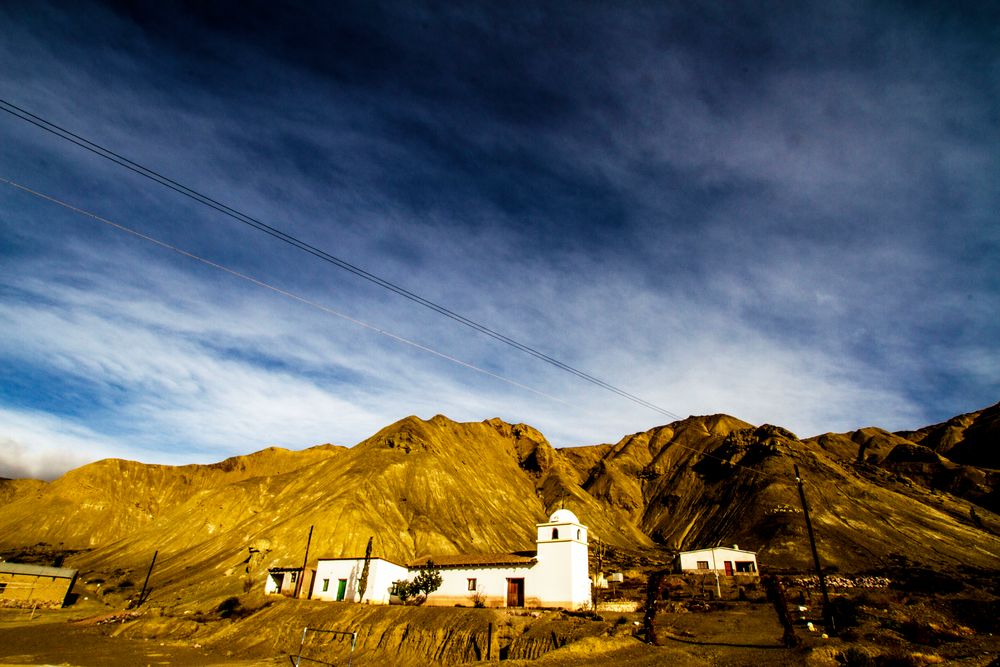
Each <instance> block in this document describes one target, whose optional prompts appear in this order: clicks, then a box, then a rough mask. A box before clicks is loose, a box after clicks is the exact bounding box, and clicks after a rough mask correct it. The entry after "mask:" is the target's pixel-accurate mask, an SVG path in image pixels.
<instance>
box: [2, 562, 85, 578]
mask: <svg viewBox="0 0 1000 667" xmlns="http://www.w3.org/2000/svg"><path fill="white" fill-rule="evenodd" d="M0 574H26V575H34V576H36V577H60V578H63V579H72V578H73V577H75V576H76V570H74V569H72V568H68V567H49V566H47V565H27V564H25V563H8V562H6V561H0Z"/></svg>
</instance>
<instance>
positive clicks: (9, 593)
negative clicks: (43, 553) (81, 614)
mask: <svg viewBox="0 0 1000 667" xmlns="http://www.w3.org/2000/svg"><path fill="white" fill-rule="evenodd" d="M76 574H77V572H76V570H73V569H70V568H66V567H48V566H45V565H28V564H24V563H8V562H5V561H0V607H62V606H64V605H66V604H68V603H69V600H70V594H71V592H72V590H73V584H74V583H76Z"/></svg>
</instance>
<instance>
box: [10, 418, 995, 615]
mask: <svg viewBox="0 0 1000 667" xmlns="http://www.w3.org/2000/svg"><path fill="white" fill-rule="evenodd" d="M998 440H1000V404H997V405H994V406H992V407H990V408H986V409H984V410H980V411H978V412H974V413H969V414H965V415H960V416H958V417H955V418H953V419H951V420H949V421H947V422H945V423H942V424H936V425H932V426H928V427H926V428H923V429H920V430H918V431H912V432H900V433H889V432H887V431H884V430H881V429H877V428H864V429H860V430H857V431H853V432H850V433H843V434H825V435H821V436H817V437H813V438H807V439H805V440H800V439H799V438H798V437H796V436H795V435H794V434H793V433H791V432H790V431H788V430H786V429H783V428H781V427H777V426H771V425H763V426H759V427H755V426H753V425H751V424H748V423H746V422H743V421H741V420H739V419H736V418H734V417H730V416H727V415H712V416H702V417H689V418H688V419H685V420H681V421H678V422H674V423H672V424H668V425H665V426H660V427H656V428H653V429H651V430H649V431H646V432H642V433H636V434H633V435H629V436H626V437H624V438H622V439H621V440H620V441H619V442H617V443H615V444H603V445H594V446H588V447H573V448H566V449H555V448H553V447H552V446H551V445H550V444H549V443H548V441H547V440H546V439H545V437H544V436H543V435H542V434H541V433H540V432H538V431H537V430H536V429H534V428H532V427H530V426H527V425H525V424H508V423H505V422H503V421H501V420H498V419H491V420H487V421H484V422H479V423H456V422H454V421H451V420H449V419H447V418H446V417H443V416H440V415H439V416H436V417H434V418H432V419H430V420H422V419H418V418H417V417H408V418H406V419H403V420H401V421H399V422H397V423H395V424H392V425H390V426H387V427H386V428H384V429H382V430H381V431H379V432H378V433H376V434H375V435H373V436H372V437H370V438H368V439H367V440H364V441H363V442H361V443H359V444H357V445H356V446H354V447H351V448H345V447H335V446H332V445H322V446H319V447H313V448H310V449H306V450H302V451H288V450H284V449H279V448H270V449H265V450H262V451H259V452H256V453H254V454H249V455H246V456H237V457H233V458H230V459H227V460H225V461H222V462H220V463H216V464H212V465H186V466H164V465H149V464H142V463H137V462H132V461H123V460H113V459H112V460H103V461H98V462H96V463H92V464H89V465H85V466H82V467H80V468H77V469H75V470H72V471H70V472H68V473H66V474H65V475H63V476H62V477H60V478H59V479H56V480H54V481H52V482H48V483H47V482H40V481H37V480H2V481H0V549H4V550H7V551H8V552H9V551H11V550H14V549H18V548H23V547H30V546H32V545H37V544H39V543H45V544H47V545H51V546H52V547H58V548H59V549H63V550H79V553H78V554H76V555H74V556H71V557H70V558H69V559H68V561H67V564H68V565H71V566H73V567H77V568H80V569H81V570H83V571H84V572H110V571H112V570H119V571H120V570H123V569H124V570H138V569H141V568H142V565H143V563H145V562H147V561H148V559H149V557H150V556H151V554H152V553H153V552H154V551H158V552H159V554H160V560H159V561H158V562H159V565H158V567H157V576H158V580H159V581H160V582H161V584H160V586H161V588H163V587H164V586H165V587H166V590H168V591H169V590H176V591H178V592H179V591H181V589H191V588H192V587H194V588H198V589H199V590H201V591H202V593H203V594H204V595H207V596H212V595H221V594H224V593H229V594H232V593H233V592H238V591H239V590H241V589H242V586H243V585H244V583H245V582H246V581H247V580H248V578H249V580H250V582H251V583H252V582H254V581H255V579H258V578H261V577H262V576H263V572H264V570H266V568H267V567H269V566H273V565H298V564H301V561H302V558H303V551H304V547H305V541H306V535H307V533H308V530H309V527H310V526H314V533H313V537H312V544H311V549H310V560H311V561H314V560H315V558H316V557H338V556H345V555H355V554H359V553H363V551H364V547H365V544H366V542H367V540H368V537H369V536H374V537H375V555H379V556H382V557H386V558H389V559H392V560H396V561H399V562H403V561H407V560H410V559H413V558H415V557H420V556H425V555H429V554H430V555H433V554H453V553H475V552H481V553H488V552H497V551H512V550H523V549H530V548H532V547H533V539H534V528H533V526H534V523H535V522H537V521H539V520H542V519H543V518H544V517H545V516H546V515H547V514H548V513H549V512H550V511H551V510H553V509H555V508H557V507H559V506H565V507H567V508H570V509H572V510H573V511H574V512H575V513H576V514H577V515H578V516H579V517H580V518H581V520H582V521H583V522H584V523H586V524H588V525H589V526H590V529H591V535H592V536H593V537H594V538H597V539H600V540H601V541H603V542H605V543H607V544H609V545H611V546H612V547H614V548H615V549H616V550H617V551H619V552H622V553H633V554H636V555H637V557H640V556H644V557H647V558H652V559H654V560H655V559H661V560H663V561H667V560H669V557H670V554H671V553H672V552H673V551H676V550H680V549H688V548H695V547H701V546H706V545H713V544H720V543H721V544H734V543H736V544H739V545H740V546H741V547H742V548H748V549H752V550H755V551H758V557H759V560H760V562H761V564H762V567H771V568H783V569H784V568H799V569H805V568H807V567H808V566H809V565H810V563H811V561H810V560H809V558H810V556H809V551H808V546H807V544H806V542H805V538H804V533H805V530H804V521H803V517H802V511H801V504H800V501H799V497H798V491H797V486H796V480H795V478H794V475H793V472H792V469H793V465H797V466H798V467H799V470H800V472H801V474H802V478H803V480H804V483H805V491H806V494H807V497H808V500H809V503H810V509H811V512H812V519H813V524H814V526H815V529H816V533H817V540H818V544H819V551H820V555H821V556H822V558H823V561H824V563H826V564H828V565H831V566H835V567H837V568H839V569H840V570H841V571H869V570H873V569H876V568H878V567H879V566H880V565H882V564H884V563H886V562H887V560H889V559H893V558H897V559H898V558H899V556H903V557H905V558H906V559H908V560H910V561H913V562H920V563H925V564H927V565H931V566H935V567H947V568H953V567H964V566H972V567H979V568H986V569H994V570H1000V516H998V515H997V512H998V511H1000V495H998V494H1000V472H998V470H997V468H998V467H1000V466H998V464H997V456H998V454H997V452H998V451H1000V450H998V446H1000V445H998ZM248 569H249V573H248V572H247V570H248ZM181 597H182V596H181V594H180V593H178V595H177V599H180V598H181Z"/></svg>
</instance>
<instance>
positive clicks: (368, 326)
mask: <svg viewBox="0 0 1000 667" xmlns="http://www.w3.org/2000/svg"><path fill="white" fill-rule="evenodd" d="M0 183H6V184H7V185H9V186H11V187H13V188H16V189H18V190H20V191H22V192H26V193H28V194H30V195H33V196H35V197H38V198H39V199H44V200H45V201H48V202H51V203H53V204H57V205H59V206H62V207H63V208H65V209H67V210H70V211H73V212H74V213H79V214H80V215H83V216H86V217H88V218H92V219H94V220H96V221H98V222H101V223H104V224H105V225H108V226H109V227H114V228H115V229H117V230H119V231H122V232H125V233H127V234H131V235H132V236H135V237H137V238H140V239H143V240H145V241H149V242H150V243H154V244H156V245H158V246H160V247H161V248H164V249H166V250H171V251H173V252H175V253H177V254H178V255H183V256H184V257H187V258H189V259H193V260H195V261H198V262H201V263H202V264H205V265H206V266H210V267H212V268H214V269H218V270H220V271H225V272H226V273H228V274H229V275H231V276H235V277H236V278H239V279H241V280H245V281H247V282H249V283H253V284H254V285H256V286H258V287H263V288H264V289H268V290H271V291H272V292H275V293H277V294H280V295H282V296H284V297H287V298H289V299H292V300H294V301H298V302H299V303H303V304H305V305H307V306H311V307H313V308H317V309H319V310H321V311H323V312H324V313H328V314H330V315H334V316H336V317H339V318H341V319H344V320H347V321H348V322H351V323H353V324H356V325H358V326H360V327H364V328H366V329H369V330H371V331H374V332H376V333H379V334H381V335H383V336H385V337H387V338H391V339H392V340H394V341H396V342H398V343H403V344H404V345H409V346H411V347H415V348H417V349H418V350H423V351H424V352H428V353H430V354H433V355H435V356H437V357H440V358H442V359H445V360H447V361H450V362H452V363H455V364H458V365H460V366H464V367H465V368H468V369H470V370H474V371H476V372H478V373H483V374H484V375H489V376H490V377H492V378H496V379H497V380H501V381H503V382H506V383H507V384H510V385H513V386H515V387H518V388H519V389H525V390H527V391H530V392H532V393H534V394H538V395H539V396H544V397H545V398H548V399H550V400H553V401H556V402H558V403H562V404H564V405H569V403H567V402H566V401H564V400H563V399H561V398H559V397H557V396H553V395H551V394H547V393H545V392H543V391H540V390H538V389H535V388H534V387H530V386H528V385H526V384H522V383H520V382H517V381H516V380H511V379H510V378H506V377H504V376H502V375H500V374H498V373H494V372H493V371H489V370H486V369H485V368H482V367H480V366H476V365H475V364H471V363H469V362H467V361H462V360H461V359H459V358H458V357H454V356H452V355H450V354H447V353H445V352H441V351H439V350H435V349H434V348H432V347H429V346H427V345H424V344H422V343H418V342H416V341H414V340H411V339H409V338H405V337H403V336H400V335H398V334H394V333H392V332H390V331H386V330H385V329H382V328H380V327H378V326H375V325H374V324H369V323H368V322H365V321H364V320H359V319H357V318H355V317H351V316H350V315H345V314H344V313H341V312H339V311H337V310H334V309H333V308H330V307H329V306H325V305H323V304H321V303H319V302H316V301H313V300H311V299H307V298H306V297H304V296H301V295H299V294H296V293H294V292H290V291H288V290H285V289H282V288H280V287H276V286H274V285H272V284H270V283H267V282H264V281H263V280H259V279H257V278H254V277H253V276H249V275H247V274H245V273H240V272H239V271H236V270H235V269H231V268H229V267H228V266H225V265H223V264H219V263H218V262H213V261H212V260H210V259H206V258H204V257H201V256H200V255H196V254H194V253H193V252H189V251H187V250H184V249H183V248H179V247H177V246H175V245H171V244H169V243H166V242H164V241H161V240H159V239H157V238H154V237H152V236H149V235H148V234H144V233H142V232H140V231H138V230H136V229H132V228H131V227H127V226H125V225H122V224H119V223H117V222H113V221H111V220H108V219H107V218H104V217H102V216H100V215H97V214H96V213H93V212H91V211H87V210H85V209H82V208H79V207H77V206H74V205H72V204H70V203H67V202H65V201H63V200H61V199H58V198H56V197H53V196H52V195H48V194H45V193H43V192H39V191H38V190H34V189H32V188H29V187H27V186H25V185H21V184H20V183H16V182H14V181H11V180H9V179H6V178H4V177H2V176H0Z"/></svg>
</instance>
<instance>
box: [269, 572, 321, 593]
mask: <svg viewBox="0 0 1000 667" xmlns="http://www.w3.org/2000/svg"><path fill="white" fill-rule="evenodd" d="M315 574H316V571H315V570H313V569H312V568H306V571H305V577H304V578H303V579H302V583H301V584H299V578H300V577H302V568H301V567H272V568H271V569H269V570H268V571H267V579H266V580H265V581H264V592H265V593H267V594H268V595H284V596H286V597H290V598H291V597H295V593H296V591H298V597H300V598H308V597H309V594H310V593H311V592H312V586H313V577H314V576H315Z"/></svg>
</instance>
